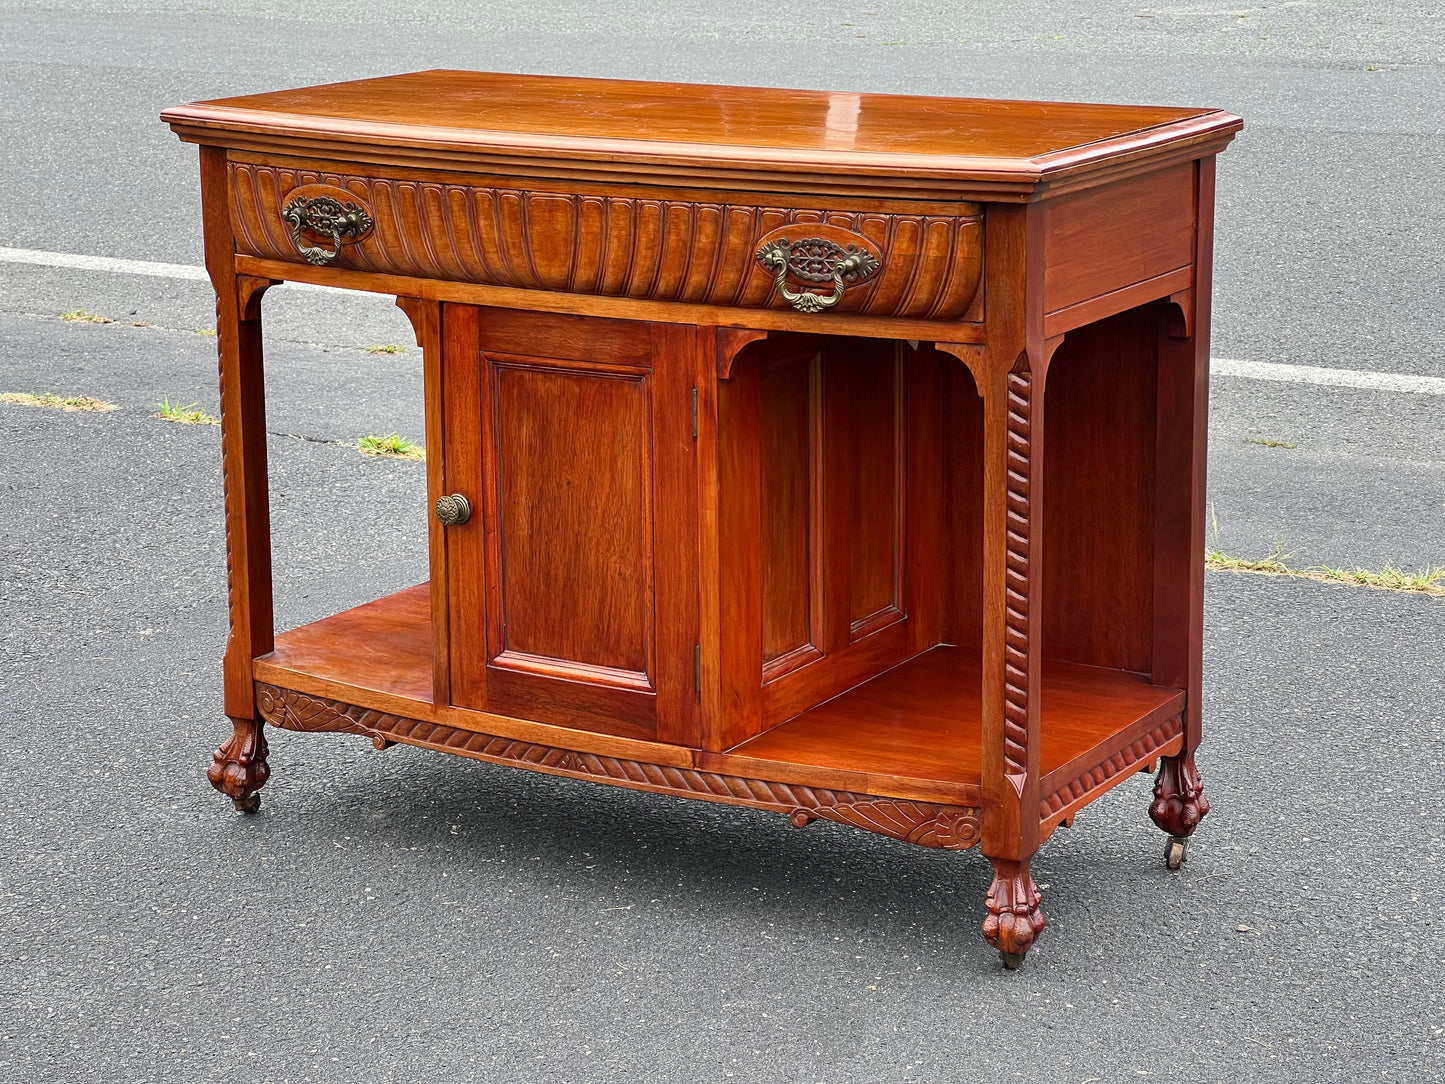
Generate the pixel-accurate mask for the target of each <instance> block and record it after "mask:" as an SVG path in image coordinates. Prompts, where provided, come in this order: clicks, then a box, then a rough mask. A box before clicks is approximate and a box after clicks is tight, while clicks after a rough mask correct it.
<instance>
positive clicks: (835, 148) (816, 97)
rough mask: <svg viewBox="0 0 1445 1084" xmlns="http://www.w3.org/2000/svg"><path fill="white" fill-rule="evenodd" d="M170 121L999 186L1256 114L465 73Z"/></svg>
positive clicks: (570, 166)
mask: <svg viewBox="0 0 1445 1084" xmlns="http://www.w3.org/2000/svg"><path fill="white" fill-rule="evenodd" d="M162 119H163V120H165V121H166V122H168V123H169V124H170V125H171V127H172V128H173V129H174V130H175V131H176V133H177V135H179V136H180V137H181V138H182V139H186V140H190V141H193V142H200V143H211V142H215V143H221V144H223V145H226V146H231V147H237V148H244V149H248V150H250V149H255V150H258V151H261V152H263V153H273V152H275V151H276V150H277V149H278V148H281V147H285V148H288V149H292V150H293V151H294V152H301V153H306V154H308V155H313V156H314V155H317V154H321V155H331V154H334V155H336V156H337V157H346V158H353V157H354V158H357V159H360V160H362V161H368V162H378V161H380V162H389V163H390V162H395V163H404V164H406V165H409V166H420V165H437V164H453V165H465V166H468V167H471V168H473V169H481V170H484V171H489V172H496V171H497V168H498V167H499V166H517V165H521V166H525V167H529V168H530V169H532V170H535V171H537V172H549V171H552V172H555V171H562V172H563V173H564V175H566V176H578V175H584V174H586V175H595V176H606V175H608V174H616V173H619V172H620V173H624V174H630V175H633V176H637V175H642V176H647V175H658V176H668V177H675V178H677V179H679V180H683V181H692V182H694V183H696V182H698V181H702V182H704V183H716V180H717V178H719V177H727V178H733V177H741V178H746V179H748V180H754V179H757V180H762V179H764V178H766V184H767V185H768V186H769V187H771V188H772V189H773V190H777V189H778V188H780V187H785V186H787V187H797V186H808V187H814V188H818V189H825V188H828V187H832V188H835V189H843V190H852V191H864V192H870V193H876V192H878V191H880V190H883V191H887V190H890V189H891V190H895V191H896V190H898V189H902V190H903V191H905V192H907V193H909V194H911V195H916V194H918V192H919V191H920V190H922V191H928V192H948V191H950V190H952V191H958V190H960V189H962V190H964V191H969V192H972V193H976V194H978V195H979V196H983V195H989V196H993V197H994V198H1002V199H1010V198H1011V199H1019V198H1024V199H1026V198H1027V197H1028V194H1029V193H1030V192H1031V190H1032V189H1033V188H1034V187H1035V186H1036V185H1038V184H1039V183H1040V182H1046V183H1048V184H1050V185H1052V186H1054V187H1056V188H1062V187H1063V186H1064V185H1065V184H1066V183H1067V182H1071V181H1072V182H1073V183H1075V184H1077V183H1079V182H1080V180H1081V179H1082V178H1094V177H1097V176H1098V175H1099V174H1100V173H1101V171H1102V170H1104V169H1108V170H1109V171H1110V174H1111V175H1114V176H1117V175H1119V174H1121V173H1125V172H1126V171H1127V169H1128V168H1133V169H1143V170H1149V169H1157V168H1159V167H1160V165H1161V163H1166V162H1170V161H1175V160H1179V161H1183V160H1189V159H1193V158H1198V157H1201V156H1204V155H1209V154H1213V153H1215V152H1216V151H1218V150H1219V149H1221V148H1222V147H1223V145H1225V144H1226V143H1228V141H1229V139H1230V138H1231V137H1232V136H1233V135H1234V133H1235V132H1237V131H1238V130H1239V128H1240V127H1241V121H1240V120H1239V118H1238V117H1234V116H1231V115H1230V114H1228V113H1223V112H1221V111H1219V110H1198V109H1171V108H1160V107H1154V106H1117V105H1116V106H1099V105H1080V104H1075V103H1067V102H1006V101H989V100H984V99H971V98H956V99H948V98H919V97H912V96H907V95H886V94H849V93H840V92H827V91H799V90H787V91H777V90H769V89H763V88H757V87H716V86H698V85H693V84H687V83H642V82H624V81H620V80H593V79H588V80H580V79H565V78H557V77H552V76H517V75H499V74H492V73H487V72H467V71H429V72H416V73H412V74H408V75H396V76H388V77H386V78H382V79H362V80H357V81H355V82H350V83H333V84H330V85H328V86H322V87H306V88H302V89H298V90H286V91H278V92H274V93H270V94H253V95H248V96H244V97H239V98H227V99H222V100H219V101H214V102H197V103H194V104H192V105H188V106H182V107H179V108H176V109H169V110H166V112H165V113H163V114H162ZM548 167H551V168H550V170H549V168H548Z"/></svg>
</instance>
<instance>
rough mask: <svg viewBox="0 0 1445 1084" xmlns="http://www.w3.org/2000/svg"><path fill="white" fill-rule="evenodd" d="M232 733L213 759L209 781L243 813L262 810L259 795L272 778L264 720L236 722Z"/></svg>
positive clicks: (233, 724)
mask: <svg viewBox="0 0 1445 1084" xmlns="http://www.w3.org/2000/svg"><path fill="white" fill-rule="evenodd" d="M231 726H232V728H233V729H232V732H231V737H230V739H229V740H228V741H227V742H226V744H225V745H223V746H221V747H220V748H219V749H217V750H216V752H215V754H214V755H213V756H212V757H211V766H210V768H208V769H207V770H206V778H207V779H209V780H210V781H211V786H213V787H215V788H216V789H217V790H218V791H220V792H221V793H222V794H224V795H226V796H227V797H228V798H230V799H231V802H232V804H233V805H235V807H236V808H237V809H238V810H240V811H241V812H242V813H254V812H256V810H258V809H260V808H261V795H260V794H258V793H257V791H259V790H260V789H261V787H262V786H264V785H265V783H266V780H267V778H268V777H269V776H270V775H271V767H270V765H268V764H267V763H266V730H265V722H264V721H263V720H261V719H232V720H231Z"/></svg>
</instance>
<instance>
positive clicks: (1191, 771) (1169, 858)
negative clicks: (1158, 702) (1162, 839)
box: [1149, 750, 1209, 869]
mask: <svg viewBox="0 0 1445 1084" xmlns="http://www.w3.org/2000/svg"><path fill="white" fill-rule="evenodd" d="M1208 812H1209V799H1208V798H1206V797H1205V796H1204V782H1203V780H1201V779H1200V778H1199V769H1198V768H1196V767H1195V766H1194V753H1193V751H1192V750H1191V751H1188V752H1184V753H1180V754H1179V755H1178V756H1174V757H1165V758H1164V759H1163V760H1161V761H1160V762H1159V774H1158V776H1157V778H1155V780H1154V801H1153V803H1152V804H1151V805H1150V806H1149V817H1150V819H1151V820H1153V822H1154V823H1155V824H1157V825H1158V826H1159V827H1160V828H1161V829H1162V830H1163V831H1165V832H1168V833H1169V846H1168V847H1167V848H1166V849H1165V851H1164V862H1165V864H1166V865H1167V866H1168V867H1169V868H1170V869H1178V868H1179V867H1180V866H1182V865H1183V864H1184V859H1185V857H1186V856H1187V855H1188V854H1189V837H1190V836H1191V835H1193V834H1194V829H1196V828H1198V827H1199V822H1200V821H1201V820H1203V819H1204V815H1205V814H1206V813H1208Z"/></svg>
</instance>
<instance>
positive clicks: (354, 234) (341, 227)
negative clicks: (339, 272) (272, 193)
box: [281, 195, 371, 267]
mask: <svg viewBox="0 0 1445 1084" xmlns="http://www.w3.org/2000/svg"><path fill="white" fill-rule="evenodd" d="M281 217H282V218H283V219H285V220H286V221H287V222H288V223H289V224H290V225H291V243H292V244H294V245H295V246H296V251H297V252H299V253H301V255H302V256H303V257H304V258H305V259H306V262H307V263H314V264H316V265H317V266H318V267H319V266H321V265H322V264H328V263H330V262H331V261H332V260H334V259H336V257H337V256H339V255H341V244H342V241H343V240H345V239H348V238H350V239H355V240H360V239H361V237H362V236H363V235H364V234H366V233H368V232H369V231H370V230H371V215H369V214H367V213H366V209H365V208H364V207H362V206H360V205H359V204H356V203H351V202H349V201H348V202H346V203H342V202H341V201H340V200H339V199H336V198H334V197H332V196H326V195H318V196H296V197H295V198H293V199H292V200H291V202H290V203H288V204H286V207H285V209H284V210H283V211H282V212H281ZM303 231H304V232H308V233H312V234H315V235H316V236H317V237H330V238H331V249H330V251H327V250H326V249H324V248H321V247H319V246H317V247H312V246H311V245H307V244H305V243H304V242H303V241H302V240H301V234H302V232H303Z"/></svg>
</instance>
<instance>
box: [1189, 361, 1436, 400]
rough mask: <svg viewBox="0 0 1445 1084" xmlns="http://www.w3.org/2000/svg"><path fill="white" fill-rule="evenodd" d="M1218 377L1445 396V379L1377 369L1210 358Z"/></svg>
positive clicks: (1211, 365) (1210, 366) (1214, 372)
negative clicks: (1331, 367) (1238, 377)
mask: <svg viewBox="0 0 1445 1084" xmlns="http://www.w3.org/2000/svg"><path fill="white" fill-rule="evenodd" d="M1209 371H1210V373H1211V374H1212V375H1215V376H1242V377H1244V378H1245V379H1246V380H1278V381H1281V382H1283V383H1286V384H1327V385H1331V386H1333V387H1337V388H1365V389H1367V390H1369V391H1403V392H1409V393H1411V394H1414V395H1445V379H1442V378H1441V377H1438V376H1416V375H1414V374H1413V373H1383V372H1380V371H1378V370H1375V369H1330V368H1327V367H1325V366H1322V365H1281V364H1278V363H1277V362H1272V361H1238V360H1236V359H1234V358H1210V359H1209Z"/></svg>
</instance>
